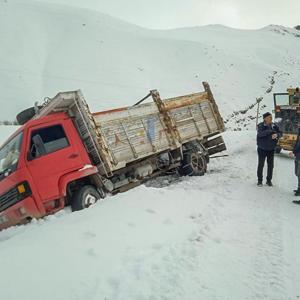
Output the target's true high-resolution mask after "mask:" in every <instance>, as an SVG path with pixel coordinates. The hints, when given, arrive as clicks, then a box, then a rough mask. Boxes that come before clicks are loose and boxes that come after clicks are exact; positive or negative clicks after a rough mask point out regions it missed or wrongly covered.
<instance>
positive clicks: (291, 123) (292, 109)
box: [274, 88, 300, 153]
mask: <svg viewBox="0 0 300 300" xmlns="http://www.w3.org/2000/svg"><path fill="white" fill-rule="evenodd" d="M297 91H298V92H297ZM274 107H275V118H276V120H275V121H276V123H277V124H278V125H279V127H280V129H281V131H282V132H283V136H282V138H281V139H280V140H279V142H278V145H277V148H276V152H277V153H280V152H281V150H282V149H284V150H288V151H292V150H293V147H294V145H295V143H296V140H297V133H298V128H299V124H300V94H299V90H298V89H297V88H289V89H287V92H286V93H276V94H274Z"/></svg>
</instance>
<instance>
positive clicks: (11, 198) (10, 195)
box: [0, 188, 20, 212]
mask: <svg viewBox="0 0 300 300" xmlns="http://www.w3.org/2000/svg"><path fill="white" fill-rule="evenodd" d="M19 200H20V197H19V194H18V190H17V189H16V188H13V189H11V190H9V191H8V192H7V193H5V194H3V195H1V196H0V212H1V211H4V210H5V209H7V208H8V207H10V206H13V205H14V204H16V203H17V202H19Z"/></svg>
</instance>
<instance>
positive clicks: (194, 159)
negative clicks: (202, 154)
mask: <svg viewBox="0 0 300 300" xmlns="http://www.w3.org/2000/svg"><path fill="white" fill-rule="evenodd" d="M191 165H192V168H193V169H198V167H199V159H198V157H197V156H192V160H191Z"/></svg>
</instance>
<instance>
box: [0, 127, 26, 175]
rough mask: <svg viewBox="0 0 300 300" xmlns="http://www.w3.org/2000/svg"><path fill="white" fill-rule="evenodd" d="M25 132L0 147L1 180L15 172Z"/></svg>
mask: <svg viewBox="0 0 300 300" xmlns="http://www.w3.org/2000/svg"><path fill="white" fill-rule="evenodd" d="M22 137H23V133H22V132H21V133H19V134H18V135H17V136H15V137H14V138H12V139H11V140H10V141H8V142H7V143H6V144H4V145H3V146H2V147H1V148H0V180H1V179H3V178H4V177H5V176H7V174H10V173H11V172H14V171H15V170H16V168H17V164H18V161H19V157H20V150H21V144H22Z"/></svg>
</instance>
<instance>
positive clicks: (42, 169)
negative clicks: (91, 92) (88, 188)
mask: <svg viewBox="0 0 300 300" xmlns="http://www.w3.org/2000/svg"><path fill="white" fill-rule="evenodd" d="M66 132H67V130H65V128H64V127H63V125H62V124H55V125H51V126H47V127H43V128H32V129H31V131H30V132H29V134H30V138H29V145H28V154H27V156H28V157H27V165H28V170H29V172H30V174H31V176H32V178H33V181H34V182H35V184H36V188H37V190H38V192H39V194H40V197H41V199H42V201H45V200H51V199H57V198H58V197H59V187H58V184H59V179H60V178H61V176H62V175H64V174H66V173H68V172H70V171H72V170H75V169H78V168H80V167H82V160H81V158H80V155H79V153H78V151H77V150H78V149H77V147H76V145H73V144H72V141H71V139H70V138H69V137H68V136H67V135H66Z"/></svg>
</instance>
